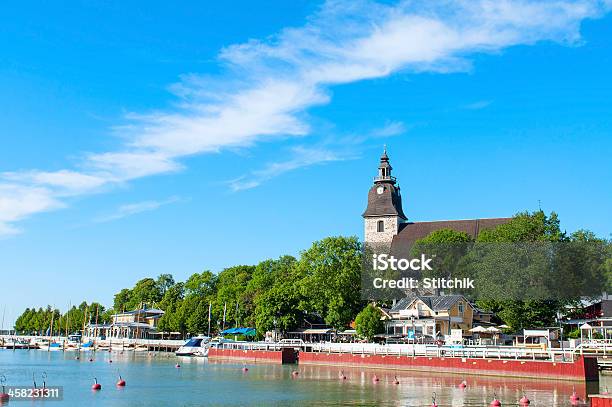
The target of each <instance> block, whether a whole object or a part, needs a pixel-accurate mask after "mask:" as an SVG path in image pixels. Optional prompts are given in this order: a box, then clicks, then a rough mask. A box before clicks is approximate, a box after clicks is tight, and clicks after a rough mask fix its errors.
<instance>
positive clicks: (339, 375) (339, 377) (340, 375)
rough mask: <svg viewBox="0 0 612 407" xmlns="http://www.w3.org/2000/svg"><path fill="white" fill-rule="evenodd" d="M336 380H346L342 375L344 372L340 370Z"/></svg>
mask: <svg viewBox="0 0 612 407" xmlns="http://www.w3.org/2000/svg"><path fill="white" fill-rule="evenodd" d="M338 379H340V380H346V376H345V375H344V370H341V371H340V373H338Z"/></svg>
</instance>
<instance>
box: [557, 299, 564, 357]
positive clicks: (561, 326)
mask: <svg viewBox="0 0 612 407" xmlns="http://www.w3.org/2000/svg"><path fill="white" fill-rule="evenodd" d="M562 317H563V315H562V314H561V311H557V323H558V324H559V336H560V338H561V359H562V360H563V361H564V362H565V349H564V347H563V325H562V324H561V318H562Z"/></svg>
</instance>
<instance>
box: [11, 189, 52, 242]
mask: <svg viewBox="0 0 612 407" xmlns="http://www.w3.org/2000/svg"><path fill="white" fill-rule="evenodd" d="M62 206H63V204H62V203H61V202H60V201H58V200H57V199H56V198H55V197H54V196H53V193H52V192H51V191H50V190H48V189H46V188H41V187H36V186H22V185H15V184H8V183H1V184H0V236H2V235H14V234H18V233H20V232H21V230H20V229H19V228H17V227H15V226H14V223H16V222H18V221H20V220H23V219H25V218H28V217H29V216H31V215H33V214H35V213H40V212H46V211H50V210H52V209H58V208H61V207H62Z"/></svg>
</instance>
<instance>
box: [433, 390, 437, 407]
mask: <svg viewBox="0 0 612 407" xmlns="http://www.w3.org/2000/svg"><path fill="white" fill-rule="evenodd" d="M431 407H438V403H436V392H435V391H434V392H433V393H431Z"/></svg>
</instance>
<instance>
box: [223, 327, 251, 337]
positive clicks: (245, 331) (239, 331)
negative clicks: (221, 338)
mask: <svg viewBox="0 0 612 407" xmlns="http://www.w3.org/2000/svg"><path fill="white" fill-rule="evenodd" d="M256 333H257V331H256V330H255V328H229V329H226V330H225V331H223V332H221V334H222V335H244V336H255V334H256Z"/></svg>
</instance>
